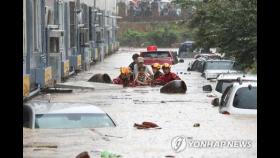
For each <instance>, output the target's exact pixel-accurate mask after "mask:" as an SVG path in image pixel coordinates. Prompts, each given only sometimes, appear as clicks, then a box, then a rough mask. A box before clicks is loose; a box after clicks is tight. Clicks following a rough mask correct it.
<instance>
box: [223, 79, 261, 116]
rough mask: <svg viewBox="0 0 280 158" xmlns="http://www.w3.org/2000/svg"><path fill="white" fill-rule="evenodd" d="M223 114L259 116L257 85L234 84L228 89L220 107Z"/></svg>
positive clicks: (248, 83)
mask: <svg viewBox="0 0 280 158" xmlns="http://www.w3.org/2000/svg"><path fill="white" fill-rule="evenodd" d="M219 112H220V113H222V114H247V115H256V114H257V83H256V82H255V83H250V82H246V83H242V82H240V83H234V84H233V85H231V86H229V87H227V89H226V90H225V92H224V93H223V95H222V97H221V101H220V105H219Z"/></svg>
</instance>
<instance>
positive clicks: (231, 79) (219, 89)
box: [206, 74, 257, 98]
mask: <svg viewBox="0 0 280 158" xmlns="http://www.w3.org/2000/svg"><path fill="white" fill-rule="evenodd" d="M239 80H242V82H257V75H247V74H221V75H219V77H218V78H217V81H216V84H215V89H213V91H212V94H213V95H214V96H215V97H218V98H221V96H222V94H223V93H224V91H225V89H226V88H227V87H228V86H230V85H232V84H233V83H238V82H239ZM206 86H211V85H206ZM210 89H212V87H211V88H210Z"/></svg>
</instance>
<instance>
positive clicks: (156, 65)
mask: <svg viewBox="0 0 280 158" xmlns="http://www.w3.org/2000/svg"><path fill="white" fill-rule="evenodd" d="M151 67H152V70H153V73H154V76H153V80H156V79H157V78H158V77H160V76H162V75H163V73H162V72H161V71H160V64H159V63H154V64H152V65H151Z"/></svg>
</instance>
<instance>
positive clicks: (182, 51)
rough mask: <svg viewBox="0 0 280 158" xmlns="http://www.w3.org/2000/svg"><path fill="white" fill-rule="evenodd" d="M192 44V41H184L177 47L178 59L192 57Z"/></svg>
mask: <svg viewBox="0 0 280 158" xmlns="http://www.w3.org/2000/svg"><path fill="white" fill-rule="evenodd" d="M193 44H194V41H185V42H184V43H182V44H181V46H180V47H179V50H178V52H179V54H178V55H179V57H180V58H191V57H193V55H194V52H193Z"/></svg>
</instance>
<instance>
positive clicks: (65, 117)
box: [23, 102, 116, 129]
mask: <svg viewBox="0 0 280 158" xmlns="http://www.w3.org/2000/svg"><path fill="white" fill-rule="evenodd" d="M23 126H24V127H27V128H46V129H48V128H62V129H63V128H102V127H115V126H116V124H115V123H114V121H113V120H112V119H111V118H110V116H109V115H108V114H107V113H105V112H104V111H103V110H101V109H100V108H98V107H96V106H94V105H92V104H87V103H45V102H38V103H29V104H25V105H23Z"/></svg>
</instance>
